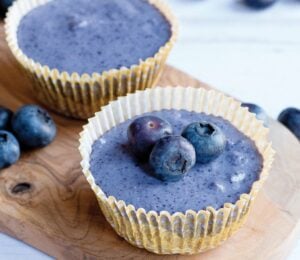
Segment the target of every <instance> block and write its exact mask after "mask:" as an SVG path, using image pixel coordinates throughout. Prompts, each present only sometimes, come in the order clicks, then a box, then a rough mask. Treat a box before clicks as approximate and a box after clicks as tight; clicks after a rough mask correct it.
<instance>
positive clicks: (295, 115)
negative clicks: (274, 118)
mask: <svg viewBox="0 0 300 260" xmlns="http://www.w3.org/2000/svg"><path fill="white" fill-rule="evenodd" d="M278 121H279V122H281V123H282V124H284V125H285V126H286V127H287V128H288V129H289V130H290V131H291V132H292V133H293V134H294V135H295V136H296V137H297V138H298V140H300V109H298V108H293V107H290V108H286V109H284V110H283V111H282V112H281V113H280V115H279V116H278Z"/></svg>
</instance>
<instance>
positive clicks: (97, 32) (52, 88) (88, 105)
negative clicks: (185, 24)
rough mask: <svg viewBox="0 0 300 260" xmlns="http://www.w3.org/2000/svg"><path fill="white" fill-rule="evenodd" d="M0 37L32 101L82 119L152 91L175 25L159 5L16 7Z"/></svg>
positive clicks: (39, 2) (51, 1)
mask: <svg viewBox="0 0 300 260" xmlns="http://www.w3.org/2000/svg"><path fill="white" fill-rule="evenodd" d="M5 32H6V39H7V42H8V45H9V47H10V49H11V51H12V53H13V55H14V56H15V58H16V59H17V60H18V62H19V63H20V64H21V65H22V67H23V68H24V69H25V71H26V72H27V73H28V74H29V76H30V77H31V78H32V80H33V87H34V91H35V94H36V95H37V97H38V98H39V99H40V100H41V101H42V102H44V103H45V104H46V105H48V107H50V108H52V109H53V110H56V111H57V112H60V113H62V114H64V115H67V116H71V117H74V118H88V117H90V116H92V115H93V114H94V113H95V112H97V111H98V110H99V109H100V107H101V106H103V105H106V104H108V102H109V101H111V100H114V99H116V98H117V97H118V96H125V95H126V94H128V93H133V92H135V91H136V90H143V89H145V88H150V87H152V86H154V85H155V83H156V82H157V80H158V78H159V76H160V74H161V72H162V69H163V66H164V64H165V60H166V58H167V56H168V54H169V52H170V50H171V49H172V47H173V45H174V42H175V40H176V38H177V21H176V19H175V17H174V16H173V14H172V13H171V11H170V9H169V8H168V6H167V5H166V4H165V3H164V2H162V1H161V0H122V1H120V0H110V1H107V0H17V1H15V3H14V4H13V6H12V7H11V8H10V9H9V11H8V14H7V18H6V20H5Z"/></svg>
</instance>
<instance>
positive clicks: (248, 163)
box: [90, 110, 262, 213]
mask: <svg viewBox="0 0 300 260" xmlns="http://www.w3.org/2000/svg"><path fill="white" fill-rule="evenodd" d="M151 114H152V115H155V116H159V117H161V118H163V119H165V120H167V121H169V122H170V123H171V125H172V126H173V128H174V131H175V133H176V134H180V133H181V131H182V130H183V129H184V127H185V126H186V125H188V124H189V123H192V122H195V121H198V120H206V121H208V122H212V123H214V124H216V125H217V126H218V127H219V128H220V129H222V131H223V132H224V134H225V136H226V138H227V145H226V149H225V152H223V153H222V154H221V155H220V156H219V157H218V158H217V159H216V160H214V161H213V162H211V163H208V164H205V165H202V164H196V165H195V166H194V168H192V170H190V171H189V172H188V174H187V175H186V176H185V177H184V178H183V179H182V180H180V181H178V182H174V183H168V182H162V181H160V180H158V179H155V178H154V177H152V176H151V170H150V169H149V166H148V164H147V163H144V164H141V163H139V162H138V161H136V159H135V157H134V156H133V155H132V153H131V152H130V149H129V146H128V141H127V127H128V125H129V124H130V122H131V120H128V121H126V122H124V123H122V124H120V125H118V127H115V128H113V129H112V130H110V131H108V132H107V133H105V134H104V135H103V136H102V137H101V138H100V139H99V140H97V141H96V142H95V143H94V145H93V150H92V154H91V161H90V163H91V167H90V169H91V172H92V174H93V175H94V177H95V180H96V183H97V184H98V185H99V186H100V187H101V188H102V190H103V191H104V192H105V194H106V195H107V196H110V195H112V196H115V197H116V198H117V199H120V200H124V201H125V202H126V203H127V204H132V205H134V206H135V207H136V208H139V207H142V208H145V209H146V210H148V211H149V210H155V211H162V210H167V211H169V212H170V213H174V212H185V211H186V210H189V209H192V210H196V211H197V210H200V209H205V208H206V207H207V206H213V207H214V208H220V207H222V206H223V204H224V203H226V202H232V203H234V202H236V201H237V200H238V198H239V196H240V195H241V194H242V193H248V192H249V191H250V189H251V186H252V183H253V182H254V181H255V180H257V179H258V175H259V173H260V171H261V168H262V157H261V155H260V154H259V152H258V151H257V149H256V147H255V145H254V143H253V142H252V141H251V140H250V139H249V138H247V137H246V136H245V135H244V134H242V133H241V132H239V131H238V130H237V129H236V128H235V127H233V126H232V125H231V124H230V123H229V122H228V121H225V120H224V119H222V118H217V117H213V116H208V115H205V114H199V113H195V112H188V111H184V110H180V111H178V110H162V111H158V112H153V113H151ZM242 177H244V179H242ZM241 179H242V180H241Z"/></svg>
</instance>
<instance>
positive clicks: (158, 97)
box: [79, 87, 274, 254]
mask: <svg viewBox="0 0 300 260" xmlns="http://www.w3.org/2000/svg"><path fill="white" fill-rule="evenodd" d="M162 109H185V110H188V111H195V112H204V113H206V114H212V115H215V116H221V117H223V118H225V119H227V120H229V121H230V122H231V123H232V124H233V125H234V126H235V127H236V128H237V129H239V130H240V131H241V132H243V133H244V134H246V135H247V136H248V137H249V138H251V139H252V140H253V141H254V142H255V144H256V146H257V149H258V150H259V152H260V153H261V155H262V157H263V169H262V171H261V173H260V178H259V180H258V181H256V182H255V183H254V184H253V186H252V189H251V191H250V193H249V194H242V195H241V196H240V199H239V200H238V201H237V202H236V203H235V204H231V203H226V204H225V205H224V207H222V208H220V209H214V208H213V207H207V208H206V210H200V211H194V210H188V211H186V212H184V213H181V212H177V213H175V214H170V213H168V212H167V211H162V212H155V211H149V212H147V211H146V210H145V209H143V208H138V209H136V208H135V207H134V206H133V205H127V204H126V202H124V201H122V200H118V199H117V198H115V197H112V196H110V197H107V196H106V195H105V194H104V192H103V191H102V190H101V187H99V186H98V185H97V184H96V183H95V179H94V177H93V175H92V173H91V172H90V154H91V152H92V145H93V143H94V142H95V141H96V140H97V139H98V138H99V137H101V136H102V135H103V134H104V133H105V132H107V131H108V130H110V129H111V128H113V127H115V126H116V125H118V124H120V123H122V122H124V121H125V120H127V119H130V118H133V117H134V116H137V115H141V114H143V113H146V112H152V111H157V110H162ZM267 134H268V129H267V128H265V127H264V126H263V123H262V122H261V121H258V120H257V119H256V117H255V115H254V114H252V113H250V112H248V110H247V108H244V107H241V104H240V103H239V102H238V101H235V100H234V99H233V98H231V97H227V96H225V95H224V94H222V93H220V92H217V91H213V90H211V91H207V90H205V89H202V88H191V87H187V88H184V87H165V88H161V87H157V88H153V89H147V90H145V91H138V92H137V93H135V94H129V95H127V96H126V97H121V98H119V99H118V100H117V101H113V102H111V103H110V104H109V105H107V106H105V107H103V108H102V111H101V112H98V113H96V115H95V117H93V118H91V119H89V123H88V124H87V125H85V126H84V130H83V132H82V133H81V135H80V136H81V138H80V147H79V150H80V153H81V156H82V162H81V165H82V168H83V173H84V175H85V177H86V179H87V181H88V182H89V184H90V185H91V188H92V190H93V191H94V193H95V194H96V197H97V199H98V202H99V205H100V207H101V209H102V212H103V214H104V215H105V217H106V219H107V221H108V222H109V223H110V224H111V226H112V227H113V228H114V229H115V231H116V232H117V233H118V234H119V235H120V236H122V237H123V238H125V239H126V240H127V241H128V242H129V243H131V244H133V245H135V246H137V247H141V248H145V249H147V250H149V251H151V252H154V253H158V254H195V253H199V252H203V251H205V250H208V249H211V248H214V247H216V246H218V245H219V244H221V243H222V242H223V241H225V240H226V239H227V238H228V237H230V236H231V234H232V233H233V232H234V231H236V230H237V229H239V228H240V226H241V225H242V224H243V223H244V221H245V220H246V217H247V215H248V213H249V209H250V207H251V205H252V201H253V199H254V198H255V197H256V194H257V192H258V191H259V189H260V188H261V186H262V184H263V183H264V181H265V180H266V178H267V176H268V174H269V170H270V167H271V164H272V161H273V157H274V150H273V149H272V147H271V143H269V142H268V140H267ZM200 178H201V176H200ZM128 192H130V191H128Z"/></svg>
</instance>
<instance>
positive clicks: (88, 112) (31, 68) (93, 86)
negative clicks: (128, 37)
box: [5, 0, 178, 119]
mask: <svg viewBox="0 0 300 260" xmlns="http://www.w3.org/2000/svg"><path fill="white" fill-rule="evenodd" d="M49 1H50V0H17V1H16V2H14V4H13V6H12V7H11V8H10V9H9V11H8V14H7V18H6V20H5V32H6V39H7V42H8V45H9V47H10V49H11V51H12V53H13V55H14V56H15V57H16V59H17V60H18V61H19V63H20V64H21V65H22V67H23V68H24V69H25V71H26V72H27V73H28V75H29V76H30V77H31V78H32V83H33V88H34V92H35V94H36V95H37V97H38V98H39V99H40V101H41V102H43V103H44V104H46V105H47V106H48V107H49V108H51V109H53V110H55V111H57V112H59V113H61V114H64V115H66V116H71V117H74V118H80V119H86V118H88V117H90V116H92V115H94V113H95V112H97V111H99V109H100V107H102V106H104V105H106V104H108V102H109V101H111V100H115V99H116V98H117V97H119V96H125V95H126V94H128V93H133V92H135V91H136V90H143V89H145V88H150V87H153V86H154V85H155V83H156V82H157V80H158V78H159V76H160V74H161V72H162V69H163V66H164V64H165V61H166V59H167V56H168V54H169V52H170V50H171V49H172V47H173V45H174V43H175V41H176V38H177V32H178V25H177V20H176V19H175V17H174V16H173V14H172V13H171V11H170V9H169V7H168V6H167V5H166V4H165V3H164V2H162V1H161V0H149V2H150V3H151V4H152V5H154V6H155V7H156V8H157V9H158V10H159V11H160V12H161V13H162V14H163V15H164V16H165V17H166V19H167V20H168V21H169V23H170V25H171V37H170V40H169V41H168V42H167V43H166V44H165V45H164V46H162V47H161V48H160V49H159V51H158V52H157V53H156V54H155V55H154V56H153V57H149V58H147V59H146V60H144V61H141V62H140V63H139V64H138V65H133V66H131V67H130V68H126V67H122V68H120V69H112V70H109V71H105V72H103V73H101V74H99V73H97V72H95V73H93V74H92V75H89V74H83V75H79V74H77V73H75V72H74V73H72V74H71V75H70V74H69V73H67V72H61V71H58V70H57V69H50V68H49V67H48V66H43V65H41V64H39V63H37V62H35V61H33V60H32V59H30V58H29V57H27V56H26V55H25V54H24V53H23V52H22V50H21V49H20V48H19V46H18V40H17V29H18V26H19V23H20V21H21V19H22V17H24V15H26V14H27V13H28V12H29V11H31V10H32V9H33V8H35V7H37V6H39V5H42V4H45V3H47V2H49Z"/></svg>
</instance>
